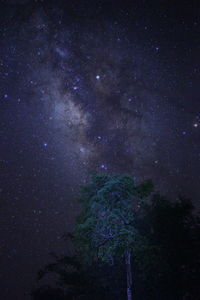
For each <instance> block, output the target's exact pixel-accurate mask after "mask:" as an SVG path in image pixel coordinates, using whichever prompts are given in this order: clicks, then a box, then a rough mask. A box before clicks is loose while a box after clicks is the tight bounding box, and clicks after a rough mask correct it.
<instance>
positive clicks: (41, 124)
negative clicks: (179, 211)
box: [0, 0, 200, 300]
mask: <svg viewBox="0 0 200 300" xmlns="http://www.w3.org/2000/svg"><path fill="white" fill-rule="evenodd" d="M116 2H117V1H109V0H107V1H103V0H102V1H95V0H94V1H83V0H79V1H78V0H74V1H59V0H57V1H52V0H49V1H39V0H38V1H28V0H26V1H25V0H24V1H14V0H13V1H11V0H9V1H1V4H0V36H1V38H0V78H1V80H0V112H1V115H0V123H1V128H0V129H1V131H0V134H1V137H0V138H1V156H0V166H1V186H0V192H1V205H0V222H1V225H0V255H1V256H0V259H1V263H0V266H1V267H0V273H2V274H0V276H1V277H0V282H1V285H2V284H3V287H1V299H2V300H10V299H12V298H13V297H14V298H15V299H16V300H18V299H19V300H25V299H30V298H29V296H28V295H27V293H29V292H30V290H31V288H32V287H33V286H34V284H35V280H36V272H37V270H38V269H39V268H41V267H42V266H44V264H45V263H46V262H48V261H49V257H48V253H49V252H51V251H53V250H55V251H58V252H64V251H65V250H66V248H67V245H66V244H65V243H64V242H63V241H62V239H61V236H62V234H63V233H64V232H66V231H70V230H72V229H73V223H74V219H75V216H76V215H77V214H78V212H79V207H78V205H77V200H76V199H77V197H78V192H79V186H80V185H81V184H83V183H85V182H88V178H89V176H90V174H91V173H95V172H105V173H108V174H113V173H129V174H132V175H133V176H135V177H136V178H137V180H139V181H140V180H143V179H146V178H152V179H153V181H154V183H155V186H156V189H157V190H159V191H161V192H162V194H164V195H168V196H170V197H171V196H173V197H174V198H175V197H177V195H178V194H182V195H185V196H187V197H189V198H190V199H192V201H193V203H194V205H195V206H196V207H199V204H198V200H199V196H200V189H199V182H200V5H199V4H198V2H199V1H198V0H196V1H192V0H191V1H189V0H188V1H184V0H182V1H161V0H160V1H148V0H138V1H130V2H128V1H125V0H124V1H118V4H116ZM66 3H68V4H66Z"/></svg>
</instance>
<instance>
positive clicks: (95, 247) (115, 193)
mask: <svg viewBox="0 0 200 300" xmlns="http://www.w3.org/2000/svg"><path fill="white" fill-rule="evenodd" d="M152 189H153V184H152V182H151V181H150V180H148V181H145V182H143V183H141V184H139V185H136V184H135V182H134V180H133V178H132V177H131V176H129V175H126V174H123V175H116V176H107V175H94V176H93V177H92V183H91V184H87V185H85V186H83V187H82V189H81V199H80V201H81V203H82V205H83V211H82V213H81V215H80V216H79V218H78V222H77V226H76V230H75V237H76V238H75V244H76V247H77V248H78V249H79V251H80V254H81V255H82V257H83V258H84V259H86V260H87V261H88V262H89V261H91V259H94V260H102V261H105V262H110V263H111V264H114V261H115V260H117V259H122V258H123V259H124V262H125V265H126V276H127V299H128V300H132V268H131V254H132V253H134V250H135V249H137V247H138V245H143V244H145V242H146V241H145V238H144V237H143V236H141V235H140V233H139V232H138V230H137V228H136V226H135V219H136V214H137V210H138V208H139V207H140V202H141V201H142V200H143V198H145V197H147V196H148V195H149V194H150V193H151V191H152Z"/></svg>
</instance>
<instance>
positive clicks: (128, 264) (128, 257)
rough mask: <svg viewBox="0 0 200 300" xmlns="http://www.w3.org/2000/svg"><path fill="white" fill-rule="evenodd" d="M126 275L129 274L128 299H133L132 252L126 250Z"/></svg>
mask: <svg viewBox="0 0 200 300" xmlns="http://www.w3.org/2000/svg"><path fill="white" fill-rule="evenodd" d="M125 262H126V276H127V300H132V271H131V253H130V252H129V251H126V253H125Z"/></svg>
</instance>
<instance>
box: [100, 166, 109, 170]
mask: <svg viewBox="0 0 200 300" xmlns="http://www.w3.org/2000/svg"><path fill="white" fill-rule="evenodd" d="M100 168H101V169H105V170H107V169H108V167H107V166H106V165H101V166H100Z"/></svg>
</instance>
